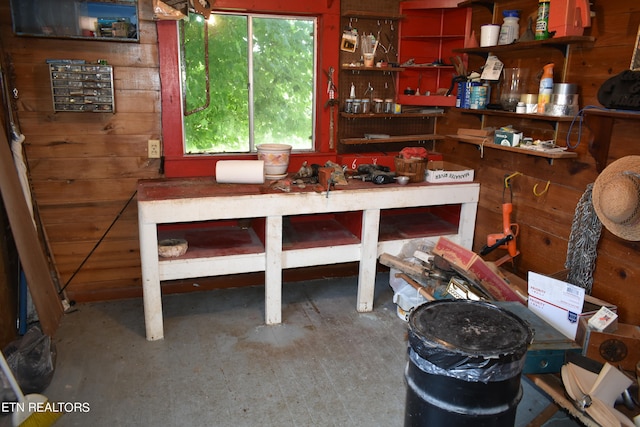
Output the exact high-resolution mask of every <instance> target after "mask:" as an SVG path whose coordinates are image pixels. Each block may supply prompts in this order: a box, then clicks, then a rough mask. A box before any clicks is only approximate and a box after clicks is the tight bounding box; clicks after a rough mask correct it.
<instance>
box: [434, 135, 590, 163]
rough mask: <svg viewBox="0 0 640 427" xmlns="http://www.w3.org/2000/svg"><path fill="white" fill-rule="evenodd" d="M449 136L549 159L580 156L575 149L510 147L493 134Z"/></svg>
mask: <svg viewBox="0 0 640 427" xmlns="http://www.w3.org/2000/svg"><path fill="white" fill-rule="evenodd" d="M446 137H447V138H451V139H455V140H457V141H460V142H464V143H466V144H473V145H477V146H478V147H482V148H489V149H492V150H502V151H510V152H512V153H518V154H525V155H528V156H535V157H543V158H545V159H549V161H552V160H555V159H573V158H575V157H578V154H577V153H575V152H573V151H561V152H544V151H534V150H528V149H526V148H519V147H508V146H504V145H498V144H494V143H493V136H489V137H487V138H482V137H475V136H462V135H446Z"/></svg>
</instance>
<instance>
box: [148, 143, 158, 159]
mask: <svg viewBox="0 0 640 427" xmlns="http://www.w3.org/2000/svg"><path fill="white" fill-rule="evenodd" d="M147 155H148V156H149V158H150V159H159V158H160V140H159V139H150V140H149V148H148V149H147Z"/></svg>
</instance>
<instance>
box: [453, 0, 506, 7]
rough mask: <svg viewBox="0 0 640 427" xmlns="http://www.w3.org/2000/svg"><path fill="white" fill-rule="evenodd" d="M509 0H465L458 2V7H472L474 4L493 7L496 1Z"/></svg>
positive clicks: (504, 0)
mask: <svg viewBox="0 0 640 427" xmlns="http://www.w3.org/2000/svg"><path fill="white" fill-rule="evenodd" d="M506 1H509V0H464V1H461V2H460V3H458V7H470V6H474V5H479V6H487V7H493V4H494V3H500V2H506Z"/></svg>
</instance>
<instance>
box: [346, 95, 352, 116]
mask: <svg viewBox="0 0 640 427" xmlns="http://www.w3.org/2000/svg"><path fill="white" fill-rule="evenodd" d="M344 112H345V113H349V114H351V113H353V98H347V100H346V101H345V102H344Z"/></svg>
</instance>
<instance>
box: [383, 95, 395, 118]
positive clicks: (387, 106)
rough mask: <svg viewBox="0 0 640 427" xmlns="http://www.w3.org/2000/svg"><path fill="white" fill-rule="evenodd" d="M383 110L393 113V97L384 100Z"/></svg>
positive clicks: (386, 112)
mask: <svg viewBox="0 0 640 427" xmlns="http://www.w3.org/2000/svg"><path fill="white" fill-rule="evenodd" d="M384 112H385V114H392V113H393V99H391V98H387V99H385V100H384Z"/></svg>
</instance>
